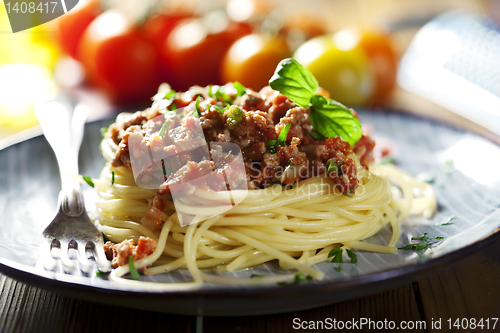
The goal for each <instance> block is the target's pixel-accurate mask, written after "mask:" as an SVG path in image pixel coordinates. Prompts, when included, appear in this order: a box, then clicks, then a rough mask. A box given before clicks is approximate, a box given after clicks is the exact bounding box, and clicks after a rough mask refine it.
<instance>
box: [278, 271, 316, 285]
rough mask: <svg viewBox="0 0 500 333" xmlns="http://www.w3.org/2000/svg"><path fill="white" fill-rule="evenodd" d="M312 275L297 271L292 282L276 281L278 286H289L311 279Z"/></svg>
mask: <svg viewBox="0 0 500 333" xmlns="http://www.w3.org/2000/svg"><path fill="white" fill-rule="evenodd" d="M312 279H313V277H312V276H310V275H305V274H302V273H297V274H295V278H294V279H293V281H292V282H278V285H279V286H282V287H283V286H291V285H296V284H300V283H302V282H304V281H306V280H307V281H312Z"/></svg>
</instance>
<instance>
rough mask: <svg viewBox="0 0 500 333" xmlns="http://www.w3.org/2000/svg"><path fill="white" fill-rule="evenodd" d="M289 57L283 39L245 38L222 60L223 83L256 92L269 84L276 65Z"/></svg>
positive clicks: (249, 36)
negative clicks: (239, 85) (236, 83)
mask: <svg viewBox="0 0 500 333" xmlns="http://www.w3.org/2000/svg"><path fill="white" fill-rule="evenodd" d="M289 56H290V50H289V48H288V46H287V44H286V42H285V40H284V39H283V38H282V37H271V36H266V35H262V34H251V35H248V36H245V37H243V38H241V39H239V40H237V41H236V42H235V43H234V44H233V45H232V46H231V48H230V49H229V50H228V52H227V53H226V55H225V56H224V59H223V61H222V70H221V72H222V73H221V76H222V80H223V81H224V82H234V81H238V82H240V83H241V84H243V85H244V86H245V87H248V88H251V89H253V90H256V91H258V90H260V89H261V88H263V87H265V86H266V85H267V84H268V82H269V79H270V78H271V76H272V75H273V73H274V70H275V68H276V66H277V65H278V63H279V62H280V61H281V60H283V59H284V58H287V57H289Z"/></svg>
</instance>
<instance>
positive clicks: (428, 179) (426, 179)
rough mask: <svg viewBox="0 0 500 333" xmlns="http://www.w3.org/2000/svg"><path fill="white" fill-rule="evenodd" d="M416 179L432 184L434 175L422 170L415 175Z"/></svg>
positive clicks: (434, 179) (434, 178)
mask: <svg viewBox="0 0 500 333" xmlns="http://www.w3.org/2000/svg"><path fill="white" fill-rule="evenodd" d="M417 179H418V180H421V181H423V182H425V183H428V184H432V183H435V182H436V175H434V174H433V173H432V172H430V171H428V172H422V173H419V174H418V175H417Z"/></svg>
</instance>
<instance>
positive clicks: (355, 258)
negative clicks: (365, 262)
mask: <svg viewBox="0 0 500 333" xmlns="http://www.w3.org/2000/svg"><path fill="white" fill-rule="evenodd" d="M345 251H346V252H347V255H348V256H349V258H350V259H351V264H357V263H358V256H357V255H356V253H354V252H352V251H351V250H349V249H346V250H345Z"/></svg>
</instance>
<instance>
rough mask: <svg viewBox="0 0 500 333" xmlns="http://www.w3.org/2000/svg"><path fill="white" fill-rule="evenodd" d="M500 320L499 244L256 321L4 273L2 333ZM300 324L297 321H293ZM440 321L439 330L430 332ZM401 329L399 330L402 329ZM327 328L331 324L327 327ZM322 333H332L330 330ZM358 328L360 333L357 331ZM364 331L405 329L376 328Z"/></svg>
mask: <svg viewBox="0 0 500 333" xmlns="http://www.w3.org/2000/svg"><path fill="white" fill-rule="evenodd" d="M499 317H500V241H497V242H496V243H493V244H492V245H490V246H488V247H487V248H486V249H483V250H482V251H480V252H477V253H475V254H472V255H470V256H467V257H465V258H464V259H463V260H460V261H457V262H456V263H455V264H453V265H452V266H450V267H445V268H443V269H441V270H439V271H438V272H437V273H434V274H432V275H429V276H425V277H422V278H419V279H417V280H416V281H414V282H412V283H411V284H407V285H403V286H401V287H397V288H395V289H392V290H388V291H385V292H382V293H378V294H375V295H370V296H367V297H363V298H358V299H353V300H349V301H345V302H341V303H337V304H332V305H329V306H324V307H321V308H316V309H311V310H306V311H298V312H293V313H285V314H278V315H266V316H253V317H191V316H178V315H169V314H163V313H155V312H149V311H140V310H132V309H128V308H124V307H119V306H107V305H102V304H99V303H93V302H86V301H82V300H79V299H76V298H72V297H67V296H63V295H59V294H56V293H52V292H49V291H46V290H43V289H39V288H36V287H32V286H29V285H26V284H24V283H21V282H18V281H16V280H13V279H11V278H9V277H6V276H3V275H0V332H92V333H98V332H134V333H136V332H197V333H198V332H242V333H244V332H273V333H274V332H276V333H279V332H295V331H297V330H295V329H294V319H295V318H299V319H300V321H307V322H309V321H314V322H317V321H324V320H325V319H326V318H331V319H332V320H333V319H336V320H337V321H352V320H353V319H355V320H356V319H360V318H366V320H371V321H374V322H376V321H384V320H387V321H394V322H395V324H396V325H400V324H401V323H402V322H403V321H412V323H415V325H417V324H416V322H417V321H425V323H426V324H425V327H423V326H422V325H423V324H419V325H420V327H419V328H418V329H413V330H405V331H404V332H473V331H474V332H475V331H481V332H483V331H488V332H495V331H496V332H499V331H500V323H498V324H497V327H496V329H495V330H493V329H492V327H491V326H492V323H493V322H494V320H493V319H490V329H489V330H486V327H485V328H484V329H479V328H477V329H476V330H471V329H457V328H456V327H452V329H451V330H450V329H449V328H448V320H449V319H451V320H452V323H454V322H455V320H456V319H460V320H462V318H468V319H471V318H475V319H476V320H477V321H479V320H480V319H481V318H483V319H484V320H486V318H499ZM295 320H296V321H297V319H295ZM438 320H440V321H441V329H436V328H434V329H433V328H432V327H431V326H432V323H433V322H436V321H438ZM396 327H397V326H396ZM325 328H326V327H325ZM323 331H325V332H326V331H328V330H327V329H324V330H323ZM354 331H356V330H354ZM358 331H362V332H373V331H380V332H384V331H385V332H387V331H392V332H399V331H403V330H401V329H399V330H398V329H394V330H387V329H380V330H377V329H375V330H374V329H373V326H372V327H371V328H370V327H368V326H367V325H365V326H363V329H360V330H358Z"/></svg>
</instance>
